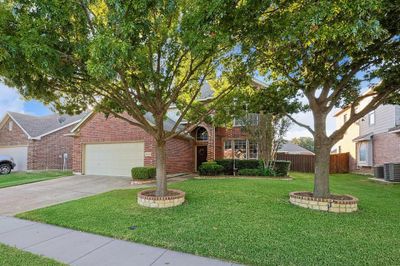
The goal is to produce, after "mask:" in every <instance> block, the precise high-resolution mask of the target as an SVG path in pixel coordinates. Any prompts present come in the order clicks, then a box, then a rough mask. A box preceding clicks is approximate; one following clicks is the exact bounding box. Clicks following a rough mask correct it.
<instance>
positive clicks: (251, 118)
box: [233, 114, 259, 127]
mask: <svg viewBox="0 0 400 266" xmlns="http://www.w3.org/2000/svg"><path fill="white" fill-rule="evenodd" d="M258 119H259V116H258V114H248V115H246V117H245V118H234V119H233V126H235V127H243V126H246V125H251V126H256V125H258Z"/></svg>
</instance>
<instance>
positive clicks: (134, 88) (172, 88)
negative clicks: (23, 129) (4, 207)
mask: <svg viewBox="0 0 400 266" xmlns="http://www.w3.org/2000/svg"><path fill="white" fill-rule="evenodd" d="M235 5H236V3H235V1H218V2H212V3H209V2H203V1H196V0H191V1H186V0H168V1H161V0H155V1H150V0H134V1H133V0H131V1H121V0H108V1H107V0H92V1H90V0H77V1H59V0H54V1H53V0H52V1H43V0H27V1H23V0H20V1H17V0H16V1H11V0H10V1H7V0H6V1H1V2H0V77H3V81H5V82H7V83H8V84H10V85H12V86H15V87H17V88H18V89H19V91H20V92H21V94H22V95H23V96H25V97H26V98H35V99H39V100H41V101H43V102H45V103H51V104H53V106H54V107H55V108H56V109H57V110H59V111H61V112H67V113H79V112H82V111H84V110H85V109H87V108H88V106H92V107H94V109H95V110H96V111H97V112H102V113H105V114H106V115H112V116H115V117H116V118H119V119H122V120H124V121H126V122H128V123H130V124H131V125H134V126H138V127H140V128H142V129H144V130H145V131H146V132H147V133H149V134H150V135H151V136H153V137H154V139H155V141H156V143H157V147H156V168H157V191H156V195H157V196H165V195H166V194H167V183H166V165H165V164H166V151H165V146H166V141H168V140H169V139H171V138H173V137H175V136H177V135H179V134H185V133H187V132H189V131H190V130H191V129H192V128H194V127H195V126H196V123H198V122H199V121H201V120H202V119H204V118H205V117H206V116H207V115H209V114H210V111H209V110H213V105H214V104H215V103H216V102H218V100H220V99H221V98H223V97H224V96H225V95H227V94H228V93H229V92H230V91H232V90H233V89H234V88H236V87H237V86H239V84H241V83H247V82H248V79H247V71H246V68H245V60H244V59H243V58H241V57H240V54H238V53H236V52H235V51H234V49H233V47H234V42H233V40H232V39H231V37H230V34H228V33H227V32H224V31H223V30H221V29H223V28H224V27H223V24H224V23H225V22H224V21H225V17H229V16H230V13H229V12H231V10H235ZM217 69H218V71H217ZM207 80H212V81H213V82H214V84H216V86H214V88H215V89H216V91H215V97H214V99H212V100H209V101H208V102H205V103H204V102H203V103H201V104H200V103H199V102H198V101H197V98H198V96H199V93H200V89H201V87H202V85H203V84H204V83H205V82H206V81H207ZM171 104H176V105H177V106H178V107H179V109H180V111H181V115H180V117H179V119H178V120H177V121H176V122H175V124H174V125H173V126H172V128H166V127H165V125H164V120H165V118H166V114H167V111H168V108H169V107H170V105H171ZM193 109H195V110H196V112H192V113H196V114H197V115H196V116H195V117H193V116H191V118H192V119H193V123H192V124H191V125H190V126H187V127H182V126H181V122H182V120H183V119H185V118H186V117H187V114H188V113H190V111H191V110H193ZM149 116H150V117H152V120H154V121H152V122H149V120H148V119H147V118H146V117H149Z"/></svg>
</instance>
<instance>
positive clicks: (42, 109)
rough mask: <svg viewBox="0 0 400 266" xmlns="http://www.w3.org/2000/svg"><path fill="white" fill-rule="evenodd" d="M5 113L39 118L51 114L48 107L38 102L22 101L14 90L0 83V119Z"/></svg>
mask: <svg viewBox="0 0 400 266" xmlns="http://www.w3.org/2000/svg"><path fill="white" fill-rule="evenodd" d="M7 111H11V112H19V113H25V114H31V115H39V116H40V115H47V114H51V113H52V112H51V111H50V109H49V108H48V107H46V106H44V105H43V104H42V103H40V102H38V101H25V100H23V99H22V97H21V95H20V94H19V93H18V91H17V90H16V89H14V88H10V87H7V86H6V85H4V84H3V83H1V82H0V117H1V118H2V117H3V116H4V115H5V114H6V112H7Z"/></svg>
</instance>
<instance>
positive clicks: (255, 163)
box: [235, 160, 264, 170]
mask: <svg viewBox="0 0 400 266" xmlns="http://www.w3.org/2000/svg"><path fill="white" fill-rule="evenodd" d="M235 164H236V169H238V170H240V169H263V168H264V163H263V161H262V160H236V161H235Z"/></svg>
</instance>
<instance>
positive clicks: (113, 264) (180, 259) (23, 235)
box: [0, 216, 235, 266]
mask: <svg viewBox="0 0 400 266" xmlns="http://www.w3.org/2000/svg"><path fill="white" fill-rule="evenodd" d="M0 243H3V244H6V245H9V246H14V247H17V248H19V249H23V250H25V251H29V252H31V253H34V254H39V255H43V256H45V257H48V258H52V259H55V260H57V261H60V262H63V263H67V264H70V265H96V266H101V265H104V266H106V265H107V266H120V265H135V266H136V265H137V266H141V265H182V266H183V265H185V266H186V265H191V266H196V265H210V266H213V265H218V266H220V265H221V266H222V265H224V266H225V265H226V266H227V265H235V264H232V263H228V262H224V261H219V260H214V259H209V258H205V257H199V256H195V255H190V254H185V253H181V252H175V251H171V250H167V249H162V248H156V247H151V246H146V245H142V244H136V243H133V242H127V241H122V240H116V239H113V238H109V237H103V236H98V235H94V234H88V233H83V232H79V231H74V230H71V229H66V228H62V227H57V226H52V225H47V224H41V223H36V222H31V221H26V220H21V219H17V218H14V217H6V216H0Z"/></svg>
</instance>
